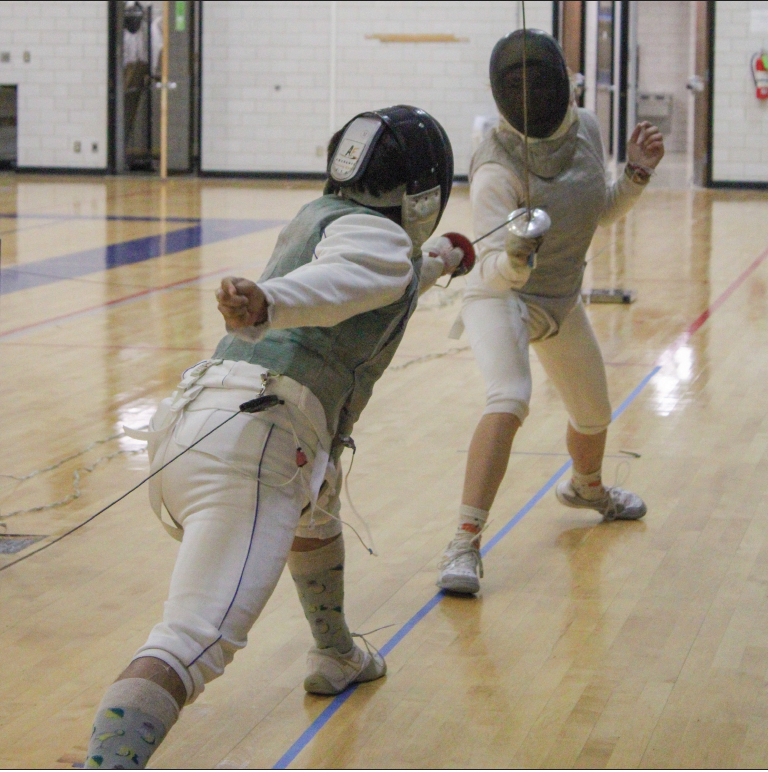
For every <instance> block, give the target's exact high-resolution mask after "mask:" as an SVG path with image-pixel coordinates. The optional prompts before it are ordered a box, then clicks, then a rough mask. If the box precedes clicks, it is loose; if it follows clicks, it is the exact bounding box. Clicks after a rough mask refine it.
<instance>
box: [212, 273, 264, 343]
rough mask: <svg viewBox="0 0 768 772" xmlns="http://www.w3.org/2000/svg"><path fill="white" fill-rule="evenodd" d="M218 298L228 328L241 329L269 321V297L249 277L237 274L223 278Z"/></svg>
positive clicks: (217, 291) (217, 292)
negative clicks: (243, 277) (244, 277)
mask: <svg viewBox="0 0 768 772" xmlns="http://www.w3.org/2000/svg"><path fill="white" fill-rule="evenodd" d="M216 300H218V302H219V311H220V312H221V315H222V316H223V317H224V320H225V322H226V323H227V329H232V330H240V329H242V328H243V327H252V326H253V325H255V324H262V323H263V322H266V321H267V298H266V296H265V295H264V293H263V292H262V291H261V290H260V289H259V287H258V285H256V284H254V283H253V282H252V281H249V280H248V279H242V278H239V277H237V276H227V277H226V278H224V279H222V280H221V287H219V289H217V290H216Z"/></svg>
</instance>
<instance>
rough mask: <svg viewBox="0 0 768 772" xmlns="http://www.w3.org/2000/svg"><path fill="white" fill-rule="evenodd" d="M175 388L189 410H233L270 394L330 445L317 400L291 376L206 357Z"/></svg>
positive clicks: (322, 413)
mask: <svg viewBox="0 0 768 772" xmlns="http://www.w3.org/2000/svg"><path fill="white" fill-rule="evenodd" d="M195 371H196V372H195ZM265 383H266V386H265ZM179 387H180V391H179V392H178V394H179V397H178V399H179V400H180V401H182V402H184V403H185V404H184V407H185V409H186V410H189V411H195V410H206V409H210V408H215V409H216V410H228V411H231V412H233V413H235V412H237V411H238V410H239V407H240V405H241V404H242V403H243V402H247V401H248V400H249V399H253V398H254V397H257V396H259V395H260V394H262V393H263V394H274V395H275V396H277V397H280V399H283V400H285V401H286V402H287V403H288V404H290V405H293V406H294V407H295V408H297V409H298V410H299V411H300V412H301V413H303V414H304V416H306V418H307V419H308V420H309V422H310V424H312V428H313V429H314V430H315V433H316V434H317V436H318V439H319V440H320V444H321V445H323V446H324V447H325V448H329V447H330V441H331V437H330V435H329V434H328V428H327V422H326V417H325V410H323V406H322V404H321V403H320V400H319V399H318V398H317V397H316V396H315V395H314V394H313V393H312V392H311V391H310V390H309V389H308V388H307V387H306V386H304V385H302V384H301V383H299V382H298V381H295V380H293V378H289V377H288V376H285V375H278V374H276V373H272V372H270V371H269V370H268V369H267V368H266V367H262V366H261V365H255V364H251V363H250V362H243V361H233V360H226V359H225V360H219V359H213V360H206V361H205V362H200V363H199V364H198V365H195V367H194V368H191V370H188V371H187V372H186V373H185V374H184V378H183V379H182V382H181V383H180V384H179ZM262 387H264V390H263V392H262ZM181 389H183V391H181ZM190 397H191V398H190ZM174 401H175V400H174Z"/></svg>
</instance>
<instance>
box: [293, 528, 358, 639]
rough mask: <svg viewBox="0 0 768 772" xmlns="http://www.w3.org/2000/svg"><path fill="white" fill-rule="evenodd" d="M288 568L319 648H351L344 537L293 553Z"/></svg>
mask: <svg viewBox="0 0 768 772" xmlns="http://www.w3.org/2000/svg"><path fill="white" fill-rule="evenodd" d="M288 568H289V569H290V571H291V576H292V577H293V581H294V582H295V583H296V590H297V591H298V593H299V600H301V605H302V607H303V609H304V615H305V616H306V617H307V621H308V622H309V626H310V628H311V629H312V636H313V637H314V639H315V643H316V644H317V648H318V649H327V648H330V647H331V646H332V647H333V648H335V649H336V651H338V652H339V653H340V654H344V653H346V652H348V651H350V649H351V648H352V636H351V635H350V634H349V628H348V627H347V622H346V620H345V619H344V540H343V537H341V536H340V537H339V538H338V539H336V540H335V541H332V542H331V543H330V544H326V545H325V547H321V548H320V549H318V550H311V551H309V552H294V551H291V552H289V553H288Z"/></svg>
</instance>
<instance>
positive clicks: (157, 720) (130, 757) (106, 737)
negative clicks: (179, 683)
mask: <svg viewBox="0 0 768 772" xmlns="http://www.w3.org/2000/svg"><path fill="white" fill-rule="evenodd" d="M179 713H180V710H179V706H178V704H177V703H176V700H175V699H174V698H173V697H172V696H171V695H170V693H169V692H167V691H166V690H165V689H163V687H162V686H158V685H157V684H156V683H154V682H153V681H147V680H146V679H145V678H124V679H122V680H121V681H115V683H113V684H112V686H110V687H109V689H107V692H106V694H105V695H104V698H103V699H102V701H101V704H100V705H99V707H98V709H97V711H96V718H95V719H94V722H93V732H92V734H91V739H90V741H89V743H88V756H87V758H86V761H85V768H86V769H144V767H146V766H147V762H148V761H149V757H150V756H151V755H152V754H153V753H154V752H155V750H157V747H158V745H160V743H161V742H162V741H163V740H164V739H165V736H166V735H167V734H168V731H169V730H170V728H171V727H172V726H173V725H174V724H175V723H176V720H177V719H178V717H179Z"/></svg>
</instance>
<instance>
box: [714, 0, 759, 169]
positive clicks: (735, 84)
mask: <svg viewBox="0 0 768 772" xmlns="http://www.w3.org/2000/svg"><path fill="white" fill-rule="evenodd" d="M766 16H768V2H765V1H763V2H754V0H753V2H732V1H731V2H717V3H716V4H715V67H714V84H715V88H714V92H715V93H714V105H713V108H714V121H713V123H714V126H713V136H712V147H713V151H712V157H713V164H712V179H713V181H714V182H768V100H758V99H757V98H756V97H755V87H754V83H753V81H752V76H751V75H750V70H749V62H750V58H751V57H752V54H754V53H756V52H758V51H759V50H760V49H761V48H762V49H764V50H768V19H766Z"/></svg>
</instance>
